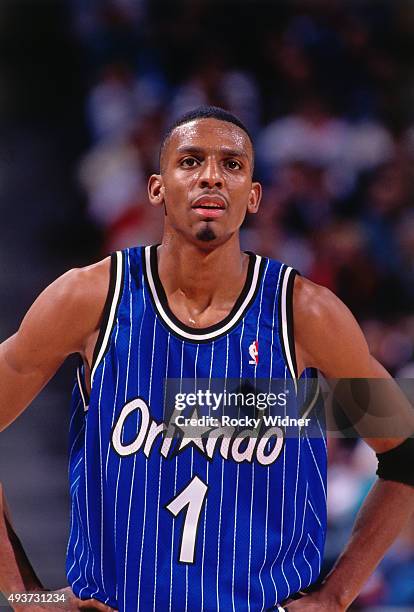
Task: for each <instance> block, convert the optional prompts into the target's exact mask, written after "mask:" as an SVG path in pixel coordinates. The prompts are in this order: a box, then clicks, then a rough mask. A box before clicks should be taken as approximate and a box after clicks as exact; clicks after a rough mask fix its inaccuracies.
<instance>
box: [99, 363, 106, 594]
mask: <svg viewBox="0 0 414 612" xmlns="http://www.w3.org/2000/svg"><path fill="white" fill-rule="evenodd" d="M105 364H106V362H105V361H104V362H103V368H102V377H101V386H100V387H99V399H98V432H99V434H98V435H99V466H100V469H99V476H100V480H101V482H100V484H101V580H102V590H103V592H104V593H106V587H105V581H104V575H103V566H104V563H103V525H104V500H103V496H104V491H103V467H102V430H101V399H102V387H103V380H104V376H105Z"/></svg>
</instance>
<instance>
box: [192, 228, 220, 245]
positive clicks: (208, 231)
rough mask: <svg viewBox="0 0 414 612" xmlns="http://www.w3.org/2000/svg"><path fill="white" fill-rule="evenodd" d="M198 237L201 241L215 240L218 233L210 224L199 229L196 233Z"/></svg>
mask: <svg viewBox="0 0 414 612" xmlns="http://www.w3.org/2000/svg"><path fill="white" fill-rule="evenodd" d="M196 238H197V240H200V241H201V242H212V241H213V240H216V238H217V234H216V232H215V231H214V229H213V228H212V227H211V225H210V224H208V225H205V226H204V227H202V228H201V229H200V230H198V232H197V234H196Z"/></svg>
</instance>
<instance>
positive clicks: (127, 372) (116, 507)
mask: <svg viewBox="0 0 414 612" xmlns="http://www.w3.org/2000/svg"><path fill="white" fill-rule="evenodd" d="M127 253H128V266H127V269H128V277H129V278H128V290H129V320H130V325H129V343H128V359H127V367H126V376H125V393H124V402H126V399H127V396H128V381H129V363H130V360H131V341H132V320H131V310H132V308H131V300H132V292H131V270H130V258H129V249H128V251H127ZM142 295H143V298H144V313H145V293H144V289H143V290H142ZM143 316H144V315H143ZM120 474H121V458H120V457H118V474H117V478H116V487H115V506H114V541H115V546H116V542H117V535H116V530H117V523H118V521H117V510H118V490H119V477H120ZM118 590H119V584H118V580H117V581H116V588H115V597H116V599H117V600H118Z"/></svg>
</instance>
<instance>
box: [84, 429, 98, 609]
mask: <svg viewBox="0 0 414 612" xmlns="http://www.w3.org/2000/svg"><path fill="white" fill-rule="evenodd" d="M87 438H88V419H86V425H85V445H84V452H83V455H84V460H85V461H84V473H85V508H86V527H87V534H88V542H89V548H90V550H91V556H92V567H91V580H93V581H94V583H95V587H96V590H95V591H93V592H94V593H97V592H98V591H99V587H98V583H97V580H96V578H95V576H94V573H93V570H94V567H95V557H94V554H93V552H92V542H91V534H90V528H89V503H88V499H89V497H88V475H87V458H86V441H87ZM88 561H89V558H88ZM86 567H87V566H86V565H85V578H86ZM85 588H87V587H86V585H85V586H84V587H83V589H81V591H80V592H79V597H80V596H81V593H82V591H83V590H84V589H85ZM91 588H92V587H91Z"/></svg>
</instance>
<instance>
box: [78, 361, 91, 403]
mask: <svg viewBox="0 0 414 612" xmlns="http://www.w3.org/2000/svg"><path fill="white" fill-rule="evenodd" d="M82 366H83V361H82V357H81V356H80V355H79V365H78V367H77V368H76V380H77V383H78V387H79V393H80V396H81V399H82V404H83V410H84V412H87V411H88V408H89V393H88V391H87V389H86V385H85V377H84V375H83V372H82Z"/></svg>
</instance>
